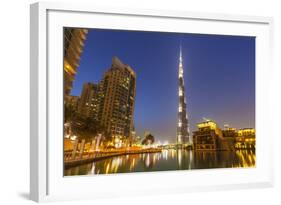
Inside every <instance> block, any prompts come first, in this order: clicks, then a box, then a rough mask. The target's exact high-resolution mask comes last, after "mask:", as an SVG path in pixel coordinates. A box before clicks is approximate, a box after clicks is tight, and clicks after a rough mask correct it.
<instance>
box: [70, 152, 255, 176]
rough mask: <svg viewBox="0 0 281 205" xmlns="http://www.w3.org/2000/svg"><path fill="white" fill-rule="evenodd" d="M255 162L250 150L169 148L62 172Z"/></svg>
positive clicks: (120, 170)
mask: <svg viewBox="0 0 281 205" xmlns="http://www.w3.org/2000/svg"><path fill="white" fill-rule="evenodd" d="M255 163H256V156H255V152H254V151H251V150H241V151H234V152H229V151H220V152H214V151H210V152H206V151H205V152H202V151H200V152H199V151H190V150H181V149H179V150H174V149H170V150H163V151H162V152H160V153H145V154H135V155H124V156H118V157H113V158H109V159H105V160H101V161H97V162H93V163H88V164H84V165H80V166H76V167H72V168H68V169H66V170H65V175H66V176H69V175H87V174H90V175H93V174H110V173H127V172H145V171H167V170H187V169H208V168H231V167H254V166H255Z"/></svg>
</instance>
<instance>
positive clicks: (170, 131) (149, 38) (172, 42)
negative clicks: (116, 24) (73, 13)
mask: <svg viewBox="0 0 281 205" xmlns="http://www.w3.org/2000/svg"><path fill="white" fill-rule="evenodd" d="M180 45H181V46H182V53H183V66H184V80H185V89H186V96H187V111H188V114H189V121H190V127H191V131H194V130H196V123H198V122H201V121H202V118H203V117H205V118H209V119H213V120H214V121H216V122H217V123H218V124H219V126H220V127H221V128H223V125H224V124H229V125H230V126H232V127H235V128H245V127H253V128H254V127H255V38H254V37H241V36H221V35H201V34H179V33H163V32H141V31H120V30H118V31H117V30H115V31H114V30H100V29H99V30H98V29H91V30H89V33H88V36H87V39H86V41H85V46H84V50H83V53H82V55H81V60H80V66H79V67H78V69H77V75H76V77H75V80H74V86H73V89H72V95H80V93H81V91H82V86H83V83H85V82H94V83H98V82H99V81H100V80H101V79H102V76H103V74H104V72H105V71H106V70H108V69H109V68H110V66H111V59H112V57H113V56H117V57H118V58H119V59H120V60H121V61H122V62H123V63H124V64H128V65H130V66H131V67H132V68H133V70H134V71H135V72H136V74H137V81H136V103H135V113H134V116H135V118H134V119H135V128H136V131H137V135H140V136H143V134H144V131H145V130H148V131H149V132H151V133H152V134H154V135H155V137H156V141H158V140H161V141H164V140H169V141H170V142H174V141H175V140H176V128H177V108H178V59H179V48H180Z"/></svg>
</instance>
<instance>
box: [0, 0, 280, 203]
mask: <svg viewBox="0 0 281 205" xmlns="http://www.w3.org/2000/svg"><path fill="white" fill-rule="evenodd" d="M33 2H34V1H29V0H9V1H8V0H6V1H1V6H0V10H1V11H0V15H1V18H0V22H1V32H0V56H1V57H0V59H1V60H0V96H1V100H0V204H31V203H32V202H31V201H28V192H29V4H30V3H33ZM79 2H81V3H82V2H83V1H82V0H80V1H79ZM91 2H93V3H94V2H96V3H97V4H98V5H103V6H106V5H108V6H114V5H116V6H119V7H120V6H122V7H129V8H130V7H133V8H151V9H164V10H187V11H200V12H204V11H205V12H217V13H231V14H246V15H261V16H273V17H274V20H275V31H274V34H275V48H274V51H275V73H274V75H273V79H275V81H276V91H275V93H276V102H275V106H276V107H275V110H276V112H275V119H276V120H275V122H273V123H272V127H273V129H276V130H277V129H278V128H279V127H280V125H281V122H278V120H279V119H278V116H280V114H281V112H280V108H279V107H281V106H280V105H281V103H280V102H281V100H280V96H281V91H280V90H281V72H280V69H281V63H280V53H281V52H280V51H281V44H280V38H281V9H280V8H281V6H280V5H278V4H279V3H278V0H276V1H274V0H261V1H259V0H253V1H252V0H229V1H226V0H211V1H203V0H192V1H189V0H169V1H164V0H162V1H161V0H139V1H137V0H103V1H101V0H100V1H98V0H92V1H91ZM265 109H266V108H265ZM280 138H281V136H276V137H275V145H276V146H275V162H276V163H275V173H276V177H275V179H276V186H275V188H270V189H252V190H236V191H222V192H221V191H220V192H215V191H214V192H205V193H187V194H181V195H180V194H178V195H168V196H146V197H137V198H126V199H124V198H119V199H110V200H98V201H83V202H79V204H93V203H96V204H112V203H114V204H131V203H134V204H152V203H154V204H163V203H164V204H176V203H182V204H236V205H237V204H238V203H240V204H241V203H242V204H246V203H248V204H260V203H263V204H280V202H281V178H280V174H279V173H281V169H280V157H281V154H280V153H281V152H280V150H281V149H280V146H281V144H280V142H281V140H280ZM210 177H211V176H210ZM68 203H69V204H78V202H77V201H76V202H75V201H74V202H67V204H68Z"/></svg>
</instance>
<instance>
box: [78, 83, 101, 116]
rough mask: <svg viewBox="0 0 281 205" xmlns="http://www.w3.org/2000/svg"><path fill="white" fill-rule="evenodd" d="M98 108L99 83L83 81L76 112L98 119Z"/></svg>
mask: <svg viewBox="0 0 281 205" xmlns="http://www.w3.org/2000/svg"><path fill="white" fill-rule="evenodd" d="M98 109H99V85H97V84H94V83H84V85H83V90H82V93H81V96H80V101H79V104H78V112H79V113H80V114H82V115H83V116H84V117H91V118H94V119H95V120H98V111H99V110H98Z"/></svg>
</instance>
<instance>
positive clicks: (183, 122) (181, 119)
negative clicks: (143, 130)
mask: <svg viewBox="0 0 281 205" xmlns="http://www.w3.org/2000/svg"><path fill="white" fill-rule="evenodd" d="M178 70H179V71H178V100H179V101H178V102H179V104H178V124H177V144H178V145H182V144H185V143H192V139H191V135H190V130H189V119H188V113H187V108H186V96H185V86H184V76H183V59H182V51H181V48H180V56H179V69H178Z"/></svg>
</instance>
